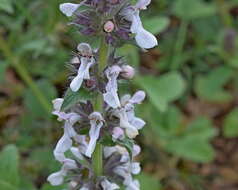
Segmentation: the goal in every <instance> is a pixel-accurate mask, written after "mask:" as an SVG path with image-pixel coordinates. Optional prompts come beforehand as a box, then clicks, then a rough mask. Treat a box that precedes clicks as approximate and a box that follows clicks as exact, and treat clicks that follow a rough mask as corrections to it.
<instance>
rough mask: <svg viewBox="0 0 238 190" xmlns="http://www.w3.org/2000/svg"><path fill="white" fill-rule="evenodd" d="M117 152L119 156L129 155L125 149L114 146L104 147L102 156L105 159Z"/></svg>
mask: <svg viewBox="0 0 238 190" xmlns="http://www.w3.org/2000/svg"><path fill="white" fill-rule="evenodd" d="M115 152H118V153H119V154H121V155H126V156H127V157H129V153H128V151H127V150H126V148H125V147H122V146H119V145H116V146H105V147H104V149H103V154H104V157H105V158H108V157H110V156H111V155H112V154H113V153H115Z"/></svg>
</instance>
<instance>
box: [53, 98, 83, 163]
mask: <svg viewBox="0 0 238 190" xmlns="http://www.w3.org/2000/svg"><path fill="white" fill-rule="evenodd" d="M63 101H64V99H62V98H57V99H55V100H53V101H52V102H53V107H54V111H53V112H52V113H53V114H55V115H57V116H58V120H59V121H62V120H65V124H64V134H63V136H62V137H61V138H60V140H59V141H58V143H57V145H56V147H55V149H54V156H55V159H56V160H58V161H60V162H63V161H64V160H65V159H66V158H65V155H64V153H65V152H66V151H67V150H69V149H70V148H71V146H72V143H73V142H72V139H71V138H74V139H75V140H76V141H77V142H82V138H83V137H82V135H78V134H77V133H76V131H75V130H74V128H73V125H74V124H75V123H76V122H78V121H79V120H80V119H81V117H80V116H79V115H78V114H76V113H73V112H72V113H65V112H62V111H60V109H61V106H62V104H63Z"/></svg>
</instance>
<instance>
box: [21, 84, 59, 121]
mask: <svg viewBox="0 0 238 190" xmlns="http://www.w3.org/2000/svg"><path fill="white" fill-rule="evenodd" d="M37 86H38V88H39V89H40V90H41V91H42V92H43V93H44V95H45V97H46V98H47V100H48V102H49V103H50V104H51V101H52V100H53V99H54V98H56V96H57V92H56V89H55V87H54V86H53V85H52V84H51V83H50V82H49V81H47V80H39V81H37ZM24 103H25V106H26V107H27V108H28V110H29V111H30V114H31V116H33V117H42V116H44V117H45V116H47V114H48V113H47V112H46V111H45V110H44V108H43V106H42V105H41V104H40V103H39V101H38V99H37V98H36V97H35V95H34V94H33V92H32V91H31V90H30V89H27V90H26V92H25V99H24ZM48 116H49V114H48Z"/></svg>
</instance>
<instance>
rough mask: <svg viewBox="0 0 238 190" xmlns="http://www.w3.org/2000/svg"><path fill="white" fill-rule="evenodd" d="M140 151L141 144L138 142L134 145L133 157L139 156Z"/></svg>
mask: <svg viewBox="0 0 238 190" xmlns="http://www.w3.org/2000/svg"><path fill="white" fill-rule="evenodd" d="M140 151H141V148H140V146H139V145H137V144H134V145H133V150H132V156H133V157H135V156H137V155H138V154H140Z"/></svg>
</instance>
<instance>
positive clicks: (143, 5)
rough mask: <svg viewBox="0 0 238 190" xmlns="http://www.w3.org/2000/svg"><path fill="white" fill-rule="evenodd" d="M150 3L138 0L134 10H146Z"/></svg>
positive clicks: (147, 0) (145, 0) (146, 0)
mask: <svg viewBox="0 0 238 190" xmlns="http://www.w3.org/2000/svg"><path fill="white" fill-rule="evenodd" d="M150 3H151V0H138V1H137V3H136V5H135V8H136V9H141V10H144V9H146V8H147V6H148V5H149V4H150Z"/></svg>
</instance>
